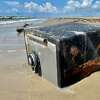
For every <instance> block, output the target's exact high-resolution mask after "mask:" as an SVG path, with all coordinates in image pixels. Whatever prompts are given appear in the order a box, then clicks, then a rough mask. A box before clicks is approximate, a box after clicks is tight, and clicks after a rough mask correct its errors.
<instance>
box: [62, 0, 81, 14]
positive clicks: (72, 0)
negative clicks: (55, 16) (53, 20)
mask: <svg viewBox="0 0 100 100" xmlns="http://www.w3.org/2000/svg"><path fill="white" fill-rule="evenodd" d="M77 8H80V2H79V1H76V0H69V1H68V2H67V4H66V5H65V6H64V9H63V11H64V12H67V11H68V10H75V9H77Z"/></svg>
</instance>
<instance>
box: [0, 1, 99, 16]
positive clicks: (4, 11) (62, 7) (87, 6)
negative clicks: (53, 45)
mask: <svg viewBox="0 0 100 100" xmlns="http://www.w3.org/2000/svg"><path fill="white" fill-rule="evenodd" d="M0 15H1V16H2V15H19V16H35V17H36V16H37V17H54V16H56V17H57V16H100V0H0Z"/></svg>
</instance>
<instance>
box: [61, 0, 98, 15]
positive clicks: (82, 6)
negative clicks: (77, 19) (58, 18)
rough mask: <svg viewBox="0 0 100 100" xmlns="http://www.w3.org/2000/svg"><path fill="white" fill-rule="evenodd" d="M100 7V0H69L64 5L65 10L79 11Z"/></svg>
mask: <svg viewBox="0 0 100 100" xmlns="http://www.w3.org/2000/svg"><path fill="white" fill-rule="evenodd" d="M96 9H100V1H99V0H96V1H95V2H94V0H81V1H80V0H69V1H67V4H66V5H65V6H64V9H63V12H64V13H66V12H70V11H78V12H81V11H83V12H88V11H95V10H96Z"/></svg>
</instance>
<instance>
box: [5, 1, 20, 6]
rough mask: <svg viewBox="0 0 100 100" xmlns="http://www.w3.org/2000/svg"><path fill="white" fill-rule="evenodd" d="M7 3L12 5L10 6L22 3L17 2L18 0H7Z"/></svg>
mask: <svg viewBox="0 0 100 100" xmlns="http://www.w3.org/2000/svg"><path fill="white" fill-rule="evenodd" d="M5 3H6V4H7V5H10V6H16V5H19V4H20V3H19V2H17V1H5Z"/></svg>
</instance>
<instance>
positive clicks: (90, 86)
mask: <svg viewBox="0 0 100 100" xmlns="http://www.w3.org/2000/svg"><path fill="white" fill-rule="evenodd" d="M23 45H24V44H23ZM16 50H17V52H15V51H12V52H6V51H5V52H2V53H1V52H0V100H99V99H100V94H99V93H100V72H95V73H93V74H92V75H90V76H89V77H87V78H85V79H83V80H81V81H80V82H78V83H75V84H73V85H72V86H69V87H66V88H63V89H60V88H58V87H56V86H54V85H53V84H52V83H51V82H49V81H47V80H45V79H43V78H41V77H39V76H38V75H36V74H34V72H32V70H31V67H30V66H28V65H27V58H26V53H25V48H24V47H23V48H21V50H22V51H20V50H19V49H16Z"/></svg>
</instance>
